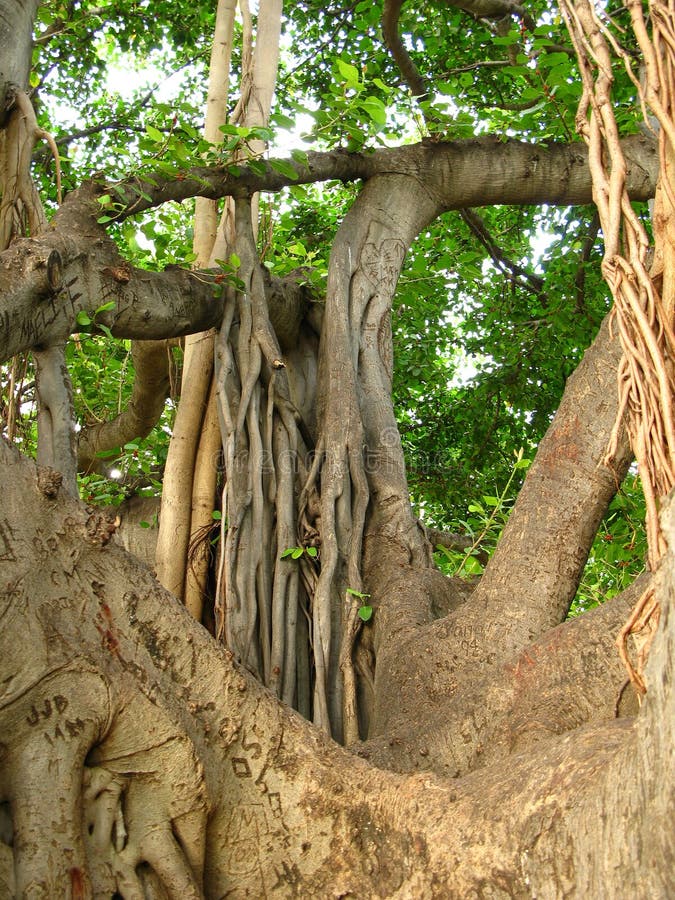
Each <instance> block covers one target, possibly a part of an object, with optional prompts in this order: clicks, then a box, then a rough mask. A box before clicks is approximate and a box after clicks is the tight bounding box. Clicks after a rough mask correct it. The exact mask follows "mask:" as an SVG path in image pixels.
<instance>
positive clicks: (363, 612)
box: [359, 606, 373, 622]
mask: <svg viewBox="0 0 675 900" xmlns="http://www.w3.org/2000/svg"><path fill="white" fill-rule="evenodd" d="M372 615H373V607H372V606H360V607H359V618H360V619H361V620H362V621H364V622H368V621H369V620H370V619H371V618H372Z"/></svg>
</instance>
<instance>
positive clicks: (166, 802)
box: [0, 444, 675, 898]
mask: <svg viewBox="0 0 675 900" xmlns="http://www.w3.org/2000/svg"><path fill="white" fill-rule="evenodd" d="M0 457H1V459H2V463H3V467H2V473H3V475H2V478H3V485H2V487H3V497H4V514H3V520H2V523H1V524H2V532H1V537H2V554H3V560H4V569H3V571H4V575H5V577H4V580H3V594H2V606H1V610H2V618H3V629H2V631H1V632H0V642H1V643H2V652H1V653H0V660H1V662H0V666H1V667H2V678H1V679H0V683H1V684H2V686H3V687H2V694H1V700H0V719H1V724H2V729H1V732H0V733H2V736H3V737H2V745H1V746H0V750H1V752H2V759H3V765H2V769H1V770H0V773H1V774H0V803H2V802H3V801H4V802H9V811H10V813H11V831H12V836H11V838H10V844H9V845H8V844H7V843H2V844H0V885H2V884H3V883H4V888H5V889H6V890H5V893H6V894H7V895H9V896H12V895H39V894H40V892H41V893H42V895H45V896H63V897H77V896H82V895H87V893H89V892H90V891H91V892H93V893H94V894H95V895H100V894H103V893H107V894H108V895H110V894H112V893H115V892H118V893H119V894H120V895H121V896H133V895H134V891H135V892H136V894H139V893H142V892H143V891H144V890H145V891H146V892H147V893H149V894H150V895H152V896H165V895H168V896H178V895H179V894H181V895H182V896H186V897H191V896H194V897H197V896H202V895H204V896H206V897H220V896H223V895H224V894H225V893H228V892H229V893H230V894H231V895H232V896H244V895H245V894H246V892H247V891H248V892H249V893H252V894H254V895H256V896H261V895H262V896H267V895H271V894H273V893H276V894H277V895H279V896H298V895H304V896H327V895H342V896H344V895H346V894H348V893H350V892H351V893H353V894H355V895H358V896H380V897H382V896H392V897H393V896H411V895H412V896H436V895H441V896H447V897H457V898H460V897H465V896H469V895H471V894H472V893H477V894H479V893H480V892H483V893H485V891H488V890H489V891H491V892H492V893H495V892H498V893H499V892H501V894H502V895H505V896H518V897H521V896H522V897H525V896H541V897H562V896H572V897H584V896H599V895H601V894H604V895H607V896H627V895H630V896H644V895H648V896H650V897H657V898H661V897H662V898H665V897H667V896H669V894H670V893H672V890H673V887H674V884H673V871H674V869H673V862H674V861H675V858H674V850H673V845H672V841H671V832H670V830H669V829H670V822H671V821H672V816H673V813H674V812H675V799H674V798H675V792H674V791H673V771H675V768H674V766H673V763H674V762H675V760H674V759H673V752H674V751H673V748H674V747H675V743H674V741H673V737H674V736H675V735H673V728H674V727H675V726H674V724H673V723H674V722H675V716H674V715H673V712H675V709H674V707H673V684H672V675H673V672H672V666H673V659H674V658H675V653H674V651H675V616H673V614H672V613H673V610H672V607H673V603H674V602H675V581H674V579H673V571H675V560H673V557H672V554H669V556H668V558H667V560H666V562H665V563H664V565H663V566H662V567H661V569H660V572H659V574H658V587H657V590H658V592H659V597H660V600H661V603H662V609H663V614H662V620H661V626H660V628H659V632H658V634H657V637H656V638H655V642H654V644H653V648H652V652H651V654H650V660H649V664H648V667H647V671H646V678H647V682H648V685H649V692H648V696H647V699H646V701H645V702H644V704H643V706H642V709H641V710H640V713H639V715H638V717H637V720H636V721H635V722H634V721H633V720H631V719H620V720H613V721H606V722H604V723H599V724H594V725H589V726H586V727H582V728H577V729H575V730H571V731H566V732H565V733H564V734H563V735H562V736H549V737H547V738H544V739H542V740H540V741H539V742H538V743H536V744H534V745H532V746H530V747H529V748H528V750H527V751H526V752H515V753H512V754H511V755H510V756H509V757H508V765H506V766H505V765H504V761H503V760H500V761H499V762H498V763H497V764H496V765H489V766H487V767H485V768H483V769H481V771H480V772H477V773H469V774H468V775H466V776H464V777H462V778H457V779H450V780H448V779H438V778H437V777H434V776H433V775H432V774H429V773H427V774H420V775H409V776H404V777H402V776H396V775H392V774H390V773H387V772H384V771H379V770H377V769H374V768H373V767H372V766H370V765H369V764H368V763H367V762H366V761H364V760H363V759H359V758H358V757H356V756H354V755H353V754H350V753H348V752H347V751H346V750H343V749H340V748H339V747H337V746H336V745H335V744H333V743H332V742H330V741H329V740H328V739H327V738H325V737H322V736H321V735H320V734H319V733H318V732H317V731H316V730H315V729H314V728H313V727H312V726H311V725H310V724H309V723H308V722H306V721H304V720H302V719H300V718H299V717H298V716H297V715H295V714H293V713H291V712H289V711H288V710H287V709H286V708H285V707H283V706H282V704H281V703H279V702H278V701H276V700H275V699H274V698H273V697H271V696H270V694H269V693H267V692H266V691H265V690H264V689H263V688H261V687H260V685H258V684H257V683H256V682H255V681H253V680H252V679H251V678H249V677H248V676H247V674H246V673H245V672H243V671H241V670H240V669H239V668H238V667H237V666H236V665H235V664H234V663H233V661H232V658H231V656H230V654H228V653H227V652H226V651H223V650H221V649H219V648H217V647H216V645H215V644H214V642H213V641H212V640H211V639H210V638H209V637H208V635H207V634H206V633H205V632H204V631H203V629H201V627H200V626H198V625H197V624H196V623H195V622H194V621H193V620H192V619H191V617H190V616H189V614H188V613H187V612H186V611H185V610H184V609H183V608H182V607H181V606H180V604H178V603H177V602H176V601H175V600H174V599H173V598H171V597H170V595H168V594H166V592H164V591H162V590H161V589H160V588H159V587H158V586H157V584H156V582H154V581H153V580H152V578H151V577H150V575H149V573H148V572H147V570H145V569H143V568H142V567H140V566H139V565H138V563H136V562H134V560H133V559H132V558H131V557H129V556H128V555H126V554H125V553H124V551H122V550H121V549H119V548H118V547H116V546H115V538H114V537H113V538H112V539H111V534H110V525H109V523H108V522H107V521H106V520H104V519H102V518H101V517H100V516H98V515H97V514H91V513H88V512H87V511H86V510H85V509H84V508H83V507H82V506H81V505H79V504H78V503H77V501H75V500H73V499H72V498H69V497H68V496H67V495H64V494H63V493H62V492H60V491H59V489H58V487H57V486H56V485H55V483H54V482H53V481H50V480H49V479H48V478H47V477H46V474H47V473H44V472H43V473H41V474H40V475H39V477H38V473H36V470H35V467H34V466H33V465H32V464H30V463H28V462H26V461H24V460H21V459H20V458H19V457H18V455H17V454H16V453H15V452H14V451H12V450H10V449H9V448H7V447H6V446H5V445H4V444H3V445H2V447H1V449H0ZM664 528H665V530H666V531H667V533H668V534H669V536H670V543H671V546H673V545H674V544H675V523H674V522H673V514H672V511H671V510H670V509H669V511H668V513H667V514H666V518H665V519H664ZM75 561H76V562H75ZM75 564H76V566H77V569H75V568H74V565H75ZM45 576H46V577H45ZM602 612H603V614H604V611H602ZM570 627H571V628H572V627H574V626H573V625H570ZM10 648H11V649H10ZM24 648H25V649H24ZM583 648H584V644H582V645H581V646H580V647H578V648H577V649H578V652H579V653H580V654H582V653H583V652H584V649H583ZM570 649H571V645H570ZM410 662H411V663H412V664H413V665H414V662H415V661H414V660H413V659H411V660H410ZM522 698H523V705H522V706H521V708H520V710H519V712H520V714H521V717H522V718H523V719H526V718H527V704H528V703H529V702H530V701H531V700H532V699H533V694H532V693H530V694H525V695H522ZM140 723H142V728H141V727H139V726H140ZM517 749H518V748H516V751H517ZM346 785H349V789H348V790H347V789H346V787H345V786H346ZM5 808H6V807H5ZM163 891H164V892H166V894H164V893H162V892H163Z"/></svg>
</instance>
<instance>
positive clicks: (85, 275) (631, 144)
mask: <svg viewBox="0 0 675 900" xmlns="http://www.w3.org/2000/svg"><path fill="white" fill-rule="evenodd" d="M624 147H625V153H626V158H627V159H628V160H629V171H628V178H627V185H628V189H629V192H630V194H631V197H632V198H633V199H635V200H644V199H647V198H649V197H651V196H652V195H653V192H654V185H655V182H656V170H657V159H656V150H655V144H654V142H653V141H650V140H649V139H648V138H646V137H644V136H642V135H634V136H633V137H631V138H628V139H627V140H626V141H625V144H624ZM274 162H275V161H274V160H271V161H269V162H267V163H265V171H264V173H263V174H262V175H260V174H256V173H255V172H253V171H251V170H250V169H249V168H247V167H246V166H242V167H241V170H240V171H239V173H238V174H237V175H235V174H233V173H231V172H227V171H225V170H224V169H223V168H218V169H210V168H207V167H203V168H198V169H192V170H190V171H189V172H188V173H186V174H185V177H181V178H177V177H174V178H167V177H166V175H161V174H157V175H156V176H155V177H152V178H148V180H147V181H142V180H138V179H134V180H131V181H128V182H121V183H119V184H118V185H116V186H115V188H114V189H113V188H112V187H110V186H106V187H104V186H95V187H92V186H91V185H87V186H86V187H83V188H80V189H79V190H78V191H75V192H73V193H71V194H69V195H68V197H66V199H65V201H64V203H63V205H62V206H61V208H60V209H59V211H58V212H57V214H56V216H55V217H54V220H53V221H52V223H51V226H52V227H51V228H49V229H48V230H47V231H46V232H45V233H44V234H41V235H39V236H38V237H36V238H31V239H25V240H20V241H17V242H15V243H14V244H12V246H11V247H10V248H9V249H8V250H6V251H5V252H3V253H2V254H0V359H3V360H4V359H8V358H9V357H11V356H13V355H14V354H16V353H19V352H21V351H22V350H26V349H30V348H31V347H34V346H36V345H39V344H46V343H50V342H53V341H55V340H63V339H65V338H67V336H68V335H69V334H70V333H71V332H72V331H73V330H75V318H76V316H77V313H78V312H79V311H80V310H86V311H87V312H89V313H92V314H93V313H94V312H95V310H96V309H98V307H99V306H101V305H103V303H105V302H109V301H112V302H114V303H115V307H114V308H113V309H110V310H108V311H106V312H103V313H100V314H99V315H98V316H97V317H96V323H97V324H103V325H105V326H106V327H107V328H110V330H111V332H112V334H113V335H115V336H116V337H123V338H131V339H139V340H157V339H161V338H169V337H178V336H180V335H185V334H190V333H194V332H197V331H204V330H207V329H208V328H211V327H213V326H216V325H218V324H219V323H220V321H221V319H222V313H223V302H224V301H223V299H222V297H220V296H215V295H214V281H215V276H214V274H213V273H210V272H201V273H200V272H190V271H188V270H186V269H182V268H179V267H175V268H170V269H167V270H165V271H164V272H148V271H146V270H144V269H134V268H133V267H131V266H129V265H128V264H127V263H126V262H124V260H122V258H121V257H120V255H119V253H118V251H117V248H116V246H115V244H114V243H113V242H112V241H111V240H109V239H108V238H107V236H106V233H105V230H104V229H103V228H102V227H101V226H100V225H97V224H96V219H97V217H98V214H99V208H98V204H97V202H96V201H95V199H94V196H93V193H94V190H98V191H102V190H113V192H114V193H115V194H116V195H117V196H118V197H119V198H120V200H121V201H122V202H123V206H124V209H123V212H122V213H121V215H120V219H122V218H126V217H127V216H130V215H132V214H134V213H136V212H142V211H144V210H147V209H150V208H152V207H156V206H159V205H161V204H162V203H166V202H168V201H170V200H177V201H182V200H186V199H189V198H191V197H194V196H197V195H200V196H206V197H210V198H212V199H218V198H220V197H224V196H228V195H231V196H235V197H236V196H246V195H248V194H251V193H254V192H256V191H261V190H262V191H278V190H281V189H282V188H283V187H286V186H287V185H290V184H294V183H295V184H300V183H303V184H307V183H311V182H316V181H325V180H333V179H339V180H343V181H353V180H358V179H372V178H376V177H379V176H386V175H390V174H400V175H405V176H408V177H409V178H411V179H413V180H414V181H415V182H416V183H417V184H418V186H419V190H421V191H423V192H424V193H425V195H426V196H427V197H428V198H429V199H430V200H431V201H432V203H431V204H430V205H429V209H430V210H432V212H431V213H430V215H431V219H433V218H434V217H436V216H438V215H440V214H441V213H443V212H446V211H448V210H451V209H462V208H467V207H471V206H488V205H493V204H514V205H520V204H523V205H526V204H535V203H552V204H554V203H560V204H566V205H567V204H570V205H571V204H576V203H590V202H591V200H592V196H591V180H590V174H589V169H588V152H587V150H586V148H585V146H584V145H583V144H570V145H562V144H549V145H547V146H541V147H540V146H536V145H532V144H525V143H521V142H519V141H506V142H501V141H497V140H495V139H494V138H481V139H477V140H471V141H453V142H447V143H442V142H441V143H436V142H432V141H423V142H422V143H419V144H415V145H412V146H408V147H401V148H395V149H382V150H377V151H374V152H373V153H370V154H366V153H346V152H345V151H342V150H337V151H331V152H330V153H312V154H309V160H308V165H307V166H304V165H301V164H299V163H296V162H294V161H292V160H289V161H288V163H289V165H291V166H293V168H294V170H295V172H296V174H297V178H295V179H293V178H290V177H289V176H287V175H282V174H280V173H279V172H278V171H276V170H275V169H274ZM485 172H490V178H488V179H486V178H485ZM50 273H51V275H52V276H53V275H55V274H56V275H57V276H58V283H53V281H52V278H51V276H50ZM94 298H95V299H94Z"/></svg>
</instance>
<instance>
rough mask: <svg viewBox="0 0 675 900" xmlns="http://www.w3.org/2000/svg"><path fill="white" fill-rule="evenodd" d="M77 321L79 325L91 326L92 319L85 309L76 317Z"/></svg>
mask: <svg viewBox="0 0 675 900" xmlns="http://www.w3.org/2000/svg"><path fill="white" fill-rule="evenodd" d="M75 321H76V322H77V324H78V325H85V326H86V325H91V319H90V318H89V316H88V315H87V313H86V312H85V311H84V310H83V309H81V310H80V312H79V313H78V314H77V315H76V316H75Z"/></svg>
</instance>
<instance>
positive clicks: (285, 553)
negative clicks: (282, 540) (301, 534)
mask: <svg viewBox="0 0 675 900" xmlns="http://www.w3.org/2000/svg"><path fill="white" fill-rule="evenodd" d="M294 550H295V547H286V549H285V550H282V551H281V556H280V557H279V559H286V557H288V556H290V555H291V554H292V553H293V551H294Z"/></svg>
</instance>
